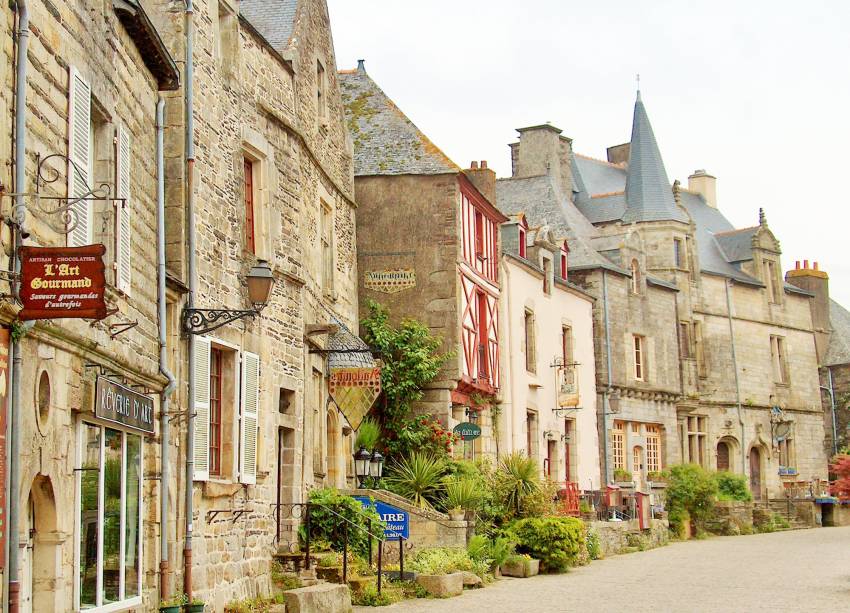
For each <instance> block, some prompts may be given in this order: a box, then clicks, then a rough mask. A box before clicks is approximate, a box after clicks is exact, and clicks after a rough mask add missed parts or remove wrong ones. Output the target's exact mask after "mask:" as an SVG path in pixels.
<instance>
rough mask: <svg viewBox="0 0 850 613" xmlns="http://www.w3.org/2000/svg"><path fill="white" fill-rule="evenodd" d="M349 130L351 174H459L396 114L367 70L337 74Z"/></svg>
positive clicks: (409, 123) (400, 113) (421, 134)
mask: <svg viewBox="0 0 850 613" xmlns="http://www.w3.org/2000/svg"><path fill="white" fill-rule="evenodd" d="M339 81H340V89H341V93H342V101H343V104H344V105H345V117H346V121H347V122H348V130H349V132H350V133H351V138H352V140H353V141H354V174H355V175H356V176H374V175H438V174H447V173H458V172H461V168H460V167H459V166H458V165H457V164H455V163H454V162H452V161H451V160H450V159H449V157H448V156H447V155H446V154H445V153H443V152H442V151H441V150H440V149H439V148H438V147H437V146H436V145H434V143H432V142H431V140H430V139H429V138H428V137H427V136H425V134H423V133H422V131H421V130H420V129H419V128H417V127H416V125H415V124H414V123H413V122H412V121H411V120H410V119H409V118H408V117H407V115H405V114H404V113H402V112H401V110H400V109H399V108H398V107H397V106H396V105H395V103H394V102H393V101H392V100H390V98H389V96H387V95H386V94H385V93H384V91H383V90H382V89H381V88H380V87H378V85H377V83H375V82H374V81H373V80H372V78H371V77H370V76H369V75H368V74H366V70H365V69H364V68H363V67H362V65H359V66H358V68H357V70H344V71H340V72H339Z"/></svg>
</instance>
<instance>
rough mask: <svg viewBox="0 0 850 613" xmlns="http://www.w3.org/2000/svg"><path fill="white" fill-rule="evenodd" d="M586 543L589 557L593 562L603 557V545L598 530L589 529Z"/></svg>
mask: <svg viewBox="0 0 850 613" xmlns="http://www.w3.org/2000/svg"><path fill="white" fill-rule="evenodd" d="M586 543H587V555H588V557H589V558H590V559H591V560H598V559H599V557H600V556H601V555H602V545H601V544H600V542H599V533H598V532H597V531H596V530H593V529H588V531H587V537H586Z"/></svg>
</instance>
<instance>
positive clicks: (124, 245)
mask: <svg viewBox="0 0 850 613" xmlns="http://www.w3.org/2000/svg"><path fill="white" fill-rule="evenodd" d="M116 141H117V148H118V152H117V155H116V156H115V158H116V169H115V187H116V190H115V191H116V194H115V195H116V197H117V198H123V199H124V201H123V202H121V201H118V202H117V208H116V215H115V219H116V224H115V226H116V228H115V230H116V240H115V264H116V270H115V276H116V283H115V285H116V286H117V287H118V289H119V290H121V291H122V292H125V293H129V292H130V238H131V237H130V132H129V130H127V128H125V127H124V126H123V125H119V126H118V134H117V138H116Z"/></svg>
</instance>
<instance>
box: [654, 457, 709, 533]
mask: <svg viewBox="0 0 850 613" xmlns="http://www.w3.org/2000/svg"><path fill="white" fill-rule="evenodd" d="M666 496H667V511H668V513H669V518H670V528H671V530H672V531H673V532H674V533H681V532H682V527H681V525H678V522H680V521H682V520H683V519H684V514H683V512H684V513H687V515H688V516H689V517H690V519H691V520H693V521H694V523H695V524H696V527H697V528H698V529H700V528H702V526H703V524H704V523H705V520H706V519H707V518H708V517H709V516H710V515H711V513H712V511H713V510H714V501H715V498H716V497H717V480H716V479H715V478H714V475H712V473H710V472H709V471H707V470H706V469H704V468H703V467H702V466H698V465H696V464H679V465H678V466H673V467H671V468H670V482H669V483H668V484H667V491H666Z"/></svg>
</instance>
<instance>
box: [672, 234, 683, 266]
mask: <svg viewBox="0 0 850 613" xmlns="http://www.w3.org/2000/svg"><path fill="white" fill-rule="evenodd" d="M684 249H685V241H683V240H682V239H681V238H674V239H673V264H674V265H675V267H676V268H678V269H680V270H684V268H685V252H684Z"/></svg>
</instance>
